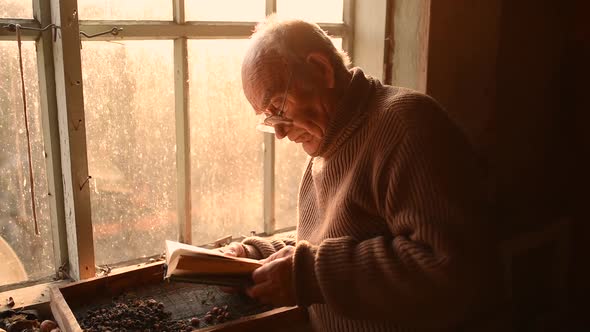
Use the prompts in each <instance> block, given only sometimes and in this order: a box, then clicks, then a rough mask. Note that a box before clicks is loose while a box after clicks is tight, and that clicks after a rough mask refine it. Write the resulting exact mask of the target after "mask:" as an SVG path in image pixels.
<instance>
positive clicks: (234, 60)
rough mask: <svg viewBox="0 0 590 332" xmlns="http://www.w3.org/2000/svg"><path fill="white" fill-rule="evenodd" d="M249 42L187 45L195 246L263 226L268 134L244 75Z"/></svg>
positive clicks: (215, 41) (259, 228) (260, 229)
mask: <svg viewBox="0 0 590 332" xmlns="http://www.w3.org/2000/svg"><path fill="white" fill-rule="evenodd" d="M247 43H248V40H246V39H242V40H240V39H234V40H190V41H189V43H188V51H189V53H188V54H189V68H190V76H189V77H190V83H191V85H190V133H191V168H192V169H191V181H192V182H191V185H192V192H191V195H192V236H193V243H194V244H204V243H207V242H210V241H212V240H215V239H216V238H219V237H222V236H225V235H234V236H239V235H248V234H249V232H250V231H256V232H260V231H262V229H263V225H264V223H263V218H262V207H263V202H262V197H263V196H262V195H263V189H262V178H263V176H262V175H263V162H262V159H263V158H262V157H263V150H262V143H263V134H262V133H260V132H258V131H257V130H256V129H255V127H256V117H255V113H254V111H253V110H252V108H251V107H250V105H249V104H248V101H247V100H246V98H245V97H244V94H243V92H242V80H241V75H240V72H241V69H240V68H241V65H242V58H243V56H244V51H245V50H246V46H247Z"/></svg>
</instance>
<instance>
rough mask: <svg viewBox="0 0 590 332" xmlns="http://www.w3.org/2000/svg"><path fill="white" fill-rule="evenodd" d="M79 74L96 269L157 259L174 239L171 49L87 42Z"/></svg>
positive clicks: (141, 43)
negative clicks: (115, 264) (149, 258)
mask: <svg viewBox="0 0 590 332" xmlns="http://www.w3.org/2000/svg"><path fill="white" fill-rule="evenodd" d="M105 64H108V65H105ZM82 72H83V75H84V76H83V77H84V110H85V112H84V113H85V115H86V137H87V144H88V147H87V149H88V169H89V174H91V175H92V181H90V185H91V191H90V200H91V206H92V229H93V235H94V248H95V250H94V252H95V258H96V263H97V264H98V265H103V264H113V263H118V262H121V261H129V260H132V259H135V258H138V257H146V256H153V255H156V254H159V253H161V244H162V243H164V241H165V240H166V239H175V238H176V237H177V233H178V227H176V219H177V215H176V155H175V151H174V149H175V144H176V139H175V132H176V131H175V128H174V90H173V88H172V87H173V86H174V63H173V45H172V41H169V40H162V41H125V42H116V43H110V42H106V41H85V42H83V43H82Z"/></svg>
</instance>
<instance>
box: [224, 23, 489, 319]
mask: <svg viewBox="0 0 590 332" xmlns="http://www.w3.org/2000/svg"><path fill="white" fill-rule="evenodd" d="M251 41H252V42H251V46H250V48H249V50H248V51H247V54H246V56H245V58H244V61H243V65H242V82H243V88H244V93H245V95H246V97H247V99H248V101H249V102H250V104H251V105H252V107H253V108H254V111H255V112H256V113H257V114H259V116H260V117H261V121H260V123H259V125H258V129H261V130H264V131H269V132H274V133H275V135H276V137H277V138H278V139H282V138H285V137H287V138H288V139H289V140H291V141H293V142H294V143H298V144H301V145H302V147H303V149H304V150H305V151H306V152H307V154H309V155H310V156H311V158H310V159H309V162H308V164H307V167H306V169H305V172H304V175H303V178H302V180H301V185H300V193H299V202H298V203H299V204H298V218H299V220H298V224H297V238H296V239H294V240H291V241H290V240H285V241H279V240H274V241H267V240H264V239H262V238H257V237H251V238H247V239H245V240H244V241H243V242H242V243H233V244H231V245H230V246H228V247H226V248H225V251H226V252H228V254H230V255H236V256H247V257H251V258H258V259H264V260H263V262H264V265H263V266H262V267H260V268H259V269H257V270H256V271H255V272H254V273H253V275H252V277H253V279H254V282H255V284H254V286H252V287H251V288H249V289H248V290H247V293H248V294H249V295H250V296H251V297H253V298H256V299H258V300H260V301H261V302H265V303H270V304H273V305H276V306H284V305H295V304H296V305H299V306H302V307H307V308H308V312H309V316H310V320H311V323H312V325H313V326H314V328H315V329H316V330H318V331H402V330H403V331H406V330H414V329H421V328H427V329H434V330H436V331H440V330H444V329H453V328H457V327H465V326H466V325H465V324H467V323H468V322H469V321H473V317H476V316H477V315H478V314H481V313H482V312H484V308H485V307H486V304H490V303H491V300H490V299H491V298H492V297H491V296H490V293H491V292H494V291H496V290H497V285H498V283H497V280H498V279H497V278H495V277H496V276H497V275H498V272H499V271H498V270H499V269H498V268H497V265H496V263H495V262H496V257H495V255H494V249H493V248H494V247H493V242H492V241H489V240H490V239H494V235H492V234H491V233H490V230H489V228H490V227H489V225H488V223H487V221H486V218H485V217H486V215H485V199H484V197H485V193H484V190H483V185H482V184H483V181H482V179H481V176H480V173H481V172H479V170H478V166H477V162H476V158H475V157H474V154H473V152H472V150H471V147H470V145H469V144H468V142H467V140H466V139H465V137H464V136H463V135H462V133H461V131H460V130H459V129H457V128H456V127H455V125H453V123H452V122H451V121H450V120H449V119H448V118H447V116H446V115H445V113H444V111H443V110H442V109H441V107H440V106H439V104H438V103H437V102H436V101H435V100H433V99H432V98H430V97H428V96H426V95H424V94H420V93H418V92H415V91H412V90H409V89H403V88H398V87H392V86H387V85H383V84H381V83H380V82H379V81H378V80H376V79H374V78H371V77H368V76H366V75H365V74H364V73H363V71H362V70H361V69H358V68H354V69H351V70H349V69H348V68H347V67H348V59H347V57H346V55H345V54H343V53H341V52H339V51H337V50H336V49H335V48H334V46H333V45H332V43H331V41H330V39H329V37H328V36H327V35H326V34H325V32H323V31H322V30H321V29H320V28H319V27H318V26H317V25H315V24H311V23H307V22H304V21H299V20H291V21H280V20H278V19H276V18H274V17H271V18H269V19H267V20H266V21H265V22H263V23H261V24H259V25H258V27H257V29H256V31H255V33H254V34H253V35H252V39H251Z"/></svg>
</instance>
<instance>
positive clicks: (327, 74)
mask: <svg viewBox="0 0 590 332" xmlns="http://www.w3.org/2000/svg"><path fill="white" fill-rule="evenodd" d="M305 60H306V61H307V63H308V64H310V65H311V66H312V67H313V68H314V71H315V73H314V74H315V75H318V78H320V77H321V79H322V80H323V83H324V84H323V85H324V86H325V87H326V88H333V87H334V83H335V79H334V67H333V66H332V63H331V62H330V59H328V57H327V56H326V55H324V54H322V53H319V52H314V53H310V54H309V55H308V56H307V58H306V59H305Z"/></svg>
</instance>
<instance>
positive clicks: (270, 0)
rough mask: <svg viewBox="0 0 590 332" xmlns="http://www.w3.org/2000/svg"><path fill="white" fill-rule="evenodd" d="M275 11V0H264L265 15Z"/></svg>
mask: <svg viewBox="0 0 590 332" xmlns="http://www.w3.org/2000/svg"><path fill="white" fill-rule="evenodd" d="M276 12H277V0H266V15H267V16H268V15H270V14H273V13H276Z"/></svg>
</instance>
